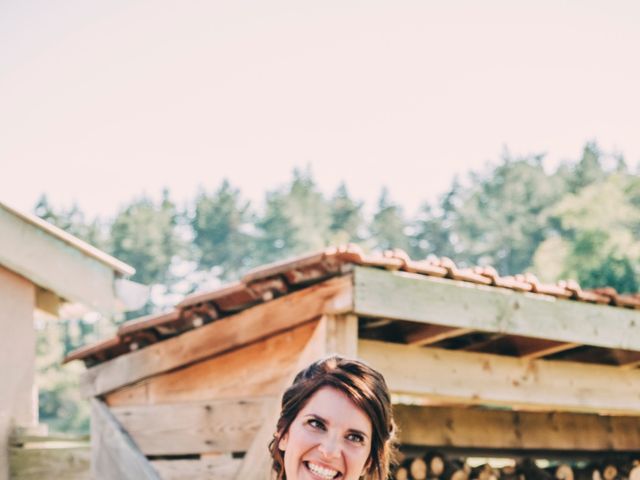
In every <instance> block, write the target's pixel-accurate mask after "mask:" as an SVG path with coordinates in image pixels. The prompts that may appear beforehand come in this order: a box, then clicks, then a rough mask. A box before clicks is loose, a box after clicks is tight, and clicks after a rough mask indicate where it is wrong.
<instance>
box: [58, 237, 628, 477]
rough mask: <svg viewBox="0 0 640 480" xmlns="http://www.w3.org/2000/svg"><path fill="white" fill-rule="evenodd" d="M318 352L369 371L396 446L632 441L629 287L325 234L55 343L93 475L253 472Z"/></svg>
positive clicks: (567, 445) (519, 448)
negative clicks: (78, 390)
mask: <svg viewBox="0 0 640 480" xmlns="http://www.w3.org/2000/svg"><path fill="white" fill-rule="evenodd" d="M332 352H337V353H341V354H344V355H348V356H353V357H358V358H360V359H363V360H364V361H366V362H368V363H370V364H371V365H372V366H374V367H376V368H378V369H379V370H380V371H382V372H383V373H384V375H385V377H386V379H387V382H388V384H389V386H390V388H391V390H392V392H393V398H394V409H395V415H396V417H397V420H398V423H399V427H400V440H401V443H402V447H403V448H404V449H405V451H407V452H410V451H417V450H419V449H425V448H438V449H444V450H447V449H448V450H451V451H454V450H456V451H468V452H476V453H478V452H482V453H484V454H490V453H496V452H511V453H513V454H518V455H522V454H526V453H528V452H538V453H540V452H543V453H544V454H545V455H550V456H558V457H559V458H560V457H563V456H565V457H569V456H574V457H576V458H577V457H584V458H587V459H594V458H599V457H601V456H604V455H611V454H633V453H638V452H640V369H639V368H638V367H639V366H640V298H639V297H638V296H633V295H619V294H617V293H616V292H615V291H613V290H612V289H604V290H599V291H589V292H587V291H582V290H581V289H580V287H579V286H578V285H576V284H574V283H572V282H568V283H567V282H565V283H560V284H557V285H545V284H541V283H539V282H538V281H537V280H536V279H535V278H534V277H532V276H517V277H501V276H499V275H498V274H497V273H496V272H495V271H493V270H491V269H488V268H475V269H460V268H457V267H456V265H455V264H454V263H453V262H452V261H450V260H447V259H438V260H424V261H413V260H411V259H409V258H408V257H407V256H406V255H405V254H404V253H403V252H399V251H394V252H387V253H385V254H384V255H379V256H368V255H365V254H363V253H362V252H361V251H359V250H358V249H357V248H355V247H343V248H334V249H328V250H326V251H323V252H319V253H317V254H313V255H309V256H305V257H301V258H297V259H293V260H291V261H285V262H282V263H278V264H274V265H269V266H265V267H263V268H259V269H257V270H255V271H252V272H249V273H248V274H247V275H245V276H244V277H243V278H242V280H241V281H239V282H237V283H234V284H231V285H228V286H225V287H223V288H220V289H217V290H214V291H210V292H204V293H198V294H195V295H192V296H190V297H188V298H186V299H185V300H184V301H182V302H181V303H180V304H178V305H177V306H176V307H175V309H174V310H173V311H171V312H169V313H166V314H162V315H157V316H152V317H147V318H141V319H138V320H134V321H131V322H128V323H126V324H124V325H122V326H121V327H120V329H119V331H118V335H117V336H116V337H114V338H111V339H108V340H105V341H103V342H100V343H99V344H96V345H91V346H87V347H84V348H82V349H80V350H78V351H76V352H74V353H73V354H71V355H70V356H69V357H68V359H67V360H68V361H70V360H75V359H82V360H84V362H85V363H86V364H87V365H88V366H89V369H88V370H87V372H86V373H85V375H84V377H83V378H82V388H83V389H84V391H85V392H86V394H87V395H88V396H91V397H93V400H92V402H93V417H92V422H93V423H92V442H93V466H94V471H95V475H96V478H99V479H100V478H104V479H107V478H108V479H115V478H122V479H142V478H149V479H151V478H163V479H178V478H190V479H213V478H216V479H234V478H235V479H259V478H268V476H269V463H270V461H269V458H268V452H267V444H268V442H269V440H270V438H271V436H272V434H273V432H274V430H275V421H276V419H277V415H278V407H279V405H278V402H279V399H280V397H281V394H282V392H283V391H284V389H285V388H286V386H288V385H289V384H290V382H291V380H292V377H293V375H294V374H295V373H296V372H297V371H298V370H299V369H300V368H301V367H303V366H304V365H306V364H308V363H309V362H310V361H312V360H314V359H317V358H319V357H322V356H325V355H327V354H329V353H332Z"/></svg>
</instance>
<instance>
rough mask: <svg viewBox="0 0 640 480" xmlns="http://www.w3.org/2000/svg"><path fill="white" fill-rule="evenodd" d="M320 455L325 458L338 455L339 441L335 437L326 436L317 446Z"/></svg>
mask: <svg viewBox="0 0 640 480" xmlns="http://www.w3.org/2000/svg"><path fill="white" fill-rule="evenodd" d="M319 449H320V453H322V455H324V456H325V457H327V458H334V457H337V456H339V455H340V441H339V439H338V438H337V437H336V436H335V435H326V436H325V437H324V438H323V439H322V441H321V442H320V445H319Z"/></svg>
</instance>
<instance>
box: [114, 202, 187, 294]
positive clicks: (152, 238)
mask: <svg viewBox="0 0 640 480" xmlns="http://www.w3.org/2000/svg"><path fill="white" fill-rule="evenodd" d="M177 223H178V211H177V209H176V206H175V204H174V203H173V202H172V201H171V200H170V199H169V192H168V191H167V190H165V191H164V192H163V195H162V200H161V202H160V204H158V205H156V204H155V203H154V202H153V201H152V200H151V199H150V198H148V197H141V198H140V199H137V200H135V201H133V203H131V204H130V205H128V206H127V207H126V208H124V209H123V210H122V211H121V212H120V213H118V215H116V218H115V219H114V221H113V223H112V224H111V232H110V233H111V242H110V251H111V253H112V254H113V255H114V256H115V257H116V258H118V259H120V260H122V261H124V262H126V263H128V264H129V265H131V266H132V267H134V268H135V269H136V273H135V275H134V277H133V280H134V281H136V282H140V283H144V284H147V285H150V284H154V283H168V282H169V281H171V280H172V278H171V272H170V269H169V267H170V265H171V261H172V259H173V257H174V256H175V255H177V254H178V253H179V252H180V251H181V249H182V248H183V243H182V242H181V240H180V237H179V235H178V232H177V229H176V226H177Z"/></svg>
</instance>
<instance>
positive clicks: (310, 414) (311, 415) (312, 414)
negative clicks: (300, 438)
mask: <svg viewBox="0 0 640 480" xmlns="http://www.w3.org/2000/svg"><path fill="white" fill-rule="evenodd" d="M306 417H313V418H315V419H316V420H320V421H321V422H323V423H329V422H328V421H327V420H326V419H324V418H322V417H321V416H320V415H318V414H316V413H307V414H306V415H305V418H306Z"/></svg>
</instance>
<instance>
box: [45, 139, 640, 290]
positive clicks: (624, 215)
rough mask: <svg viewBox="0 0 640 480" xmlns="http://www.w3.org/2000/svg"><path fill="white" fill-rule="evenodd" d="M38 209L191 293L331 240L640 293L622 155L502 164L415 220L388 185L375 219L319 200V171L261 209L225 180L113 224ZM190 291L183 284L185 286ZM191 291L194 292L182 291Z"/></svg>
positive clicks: (634, 194)
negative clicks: (553, 163)
mask: <svg viewBox="0 0 640 480" xmlns="http://www.w3.org/2000/svg"><path fill="white" fill-rule="evenodd" d="M35 213H36V214H37V215H38V216H40V217H41V218H44V219H45V220H47V221H49V222H52V223H54V224H55V225H57V226H59V227H61V228H63V229H64V230H66V231H68V232H69V233H72V234H74V235H76V236H78V237H80V238H82V239H84V240H86V241H88V242H90V243H92V244H93V245H95V246H97V247H98V248H101V249H103V250H105V251H107V252H109V253H111V254H112V255H114V256H115V257H117V258H119V259H121V260H123V261H125V262H127V263H129V264H130V265H132V266H133V267H135V268H136V274H135V276H134V277H133V280H135V281H138V282H141V283H144V284H147V285H153V284H162V285H166V286H169V287H171V286H172V285H174V284H177V283H179V282H182V283H184V280H185V278H187V279H189V278H190V279H191V281H190V282H189V285H188V287H186V288H187V289H194V288H197V287H198V283H199V282H202V281H203V279H211V278H215V279H220V280H222V281H227V280H230V279H233V278H236V277H238V276H239V275H241V273H242V272H243V271H246V270H247V269H249V268H252V267H255V266H258V265H261V264H264V263H269V262H272V261H275V260H279V259H282V258H285V257H287V256H291V255H296V254H300V253H303V252H308V251H313V250H317V249H319V248H322V247H324V246H327V245H330V244H339V243H345V242H353V243H357V244H359V245H361V246H362V247H363V248H364V249H365V250H367V251H371V250H384V249H388V248H401V249H403V250H405V251H407V253H409V255H410V256H411V257H412V258H416V259H419V258H425V257H426V256H427V255H437V256H447V257H450V258H452V259H454V260H455V261H456V262H457V263H458V264H460V265H492V266H494V267H495V268H496V269H497V270H498V271H499V272H500V273H501V274H515V273H521V272H524V271H532V272H533V273H535V274H537V275H538V276H539V277H540V278H541V279H542V280H545V281H556V280H558V279H560V278H572V279H575V280H577V281H578V282H580V284H581V285H582V286H583V287H586V288H589V287H597V286H602V285H605V284H606V285H609V286H613V287H614V288H616V289H617V290H618V291H621V292H631V291H637V290H638V284H639V281H640V278H639V276H638V275H639V272H638V268H637V267H636V265H638V260H639V256H640V241H639V240H640V180H639V178H638V176H637V175H636V174H635V173H632V172H631V171H630V170H629V168H628V167H627V165H626V163H625V162H624V159H623V158H622V157H621V156H615V155H608V154H605V153H603V152H602V151H601V150H600V149H599V148H598V146H597V145H596V144H595V143H588V144H586V145H585V147H584V149H583V152H582V155H581V157H580V158H579V159H577V160H576V161H573V162H571V161H569V162H565V163H563V164H561V165H560V166H559V167H558V168H557V169H555V170H554V171H552V172H547V171H546V170H545V168H544V165H543V156H542V155H532V156H527V157H521V158H513V157H512V156H510V155H509V154H504V155H503V157H502V159H501V160H500V161H499V162H498V163H496V164H493V165H489V166H487V167H486V168H485V169H484V171H472V172H470V173H469V174H468V175H467V176H466V177H465V178H456V179H454V180H453V182H452V184H451V185H450V187H449V188H448V189H447V191H446V192H445V193H444V194H443V195H442V196H441V197H440V198H439V199H438V200H437V201H436V202H425V203H424V204H423V205H422V207H421V208H420V210H419V212H418V214H417V215H415V216H414V217H408V216H407V215H406V214H405V211H404V209H403V208H402V206H401V205H399V204H398V203H396V202H394V201H393V199H392V197H391V194H390V192H389V191H388V190H386V189H383V190H382V191H381V193H380V196H379V199H378V201H377V205H375V208H374V210H373V214H371V215H369V216H367V215H365V213H364V202H362V201H360V200H357V199H354V198H353V197H352V196H351V195H350V193H349V191H348V188H347V185H345V184H342V185H340V186H339V187H338V188H337V189H336V191H335V192H333V194H332V195H330V196H325V195H323V194H322V193H321V191H320V189H319V188H318V185H317V184H316V182H315V180H314V178H313V175H312V173H311V172H310V170H309V169H302V170H300V169H297V170H294V172H293V175H292V178H291V179H290V181H289V182H288V183H287V184H286V185H284V186H283V187H281V188H278V189H275V190H270V191H268V192H266V194H265V197H264V201H263V203H262V205H259V206H256V205H252V204H251V203H250V202H249V201H248V200H246V199H245V198H244V197H243V196H242V193H241V192H240V190H239V189H238V188H236V187H234V186H233V185H232V184H231V183H230V182H229V181H227V180H222V181H221V182H220V184H219V185H217V186H216V187H215V188H214V189H212V190H204V189H202V190H201V191H199V192H198V193H197V194H196V195H195V197H194V198H193V199H192V201H190V202H189V204H188V205H187V206H185V207H182V208H179V207H178V206H177V205H176V203H175V202H174V201H173V200H172V199H171V195H170V192H169V191H168V190H165V191H164V192H163V193H162V198H161V200H160V201H159V202H154V201H153V200H152V199H151V198H149V197H148V196H142V197H139V198H136V199H134V200H132V201H131V202H130V203H129V204H128V205H126V206H124V207H123V208H122V209H121V210H120V211H119V212H118V213H117V214H116V215H115V216H114V218H112V219H108V220H101V219H88V218H87V217H86V215H85V214H84V213H83V212H82V210H81V208H80V207H78V206H73V207H71V208H70V209H66V210H65V209H57V208H55V207H54V206H53V205H51V203H50V202H49V200H48V199H47V197H46V196H42V197H41V198H40V200H39V201H38V203H37V205H36V207H35ZM182 288H183V289H184V288H185V287H184V285H182ZM184 293H187V292H184Z"/></svg>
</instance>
